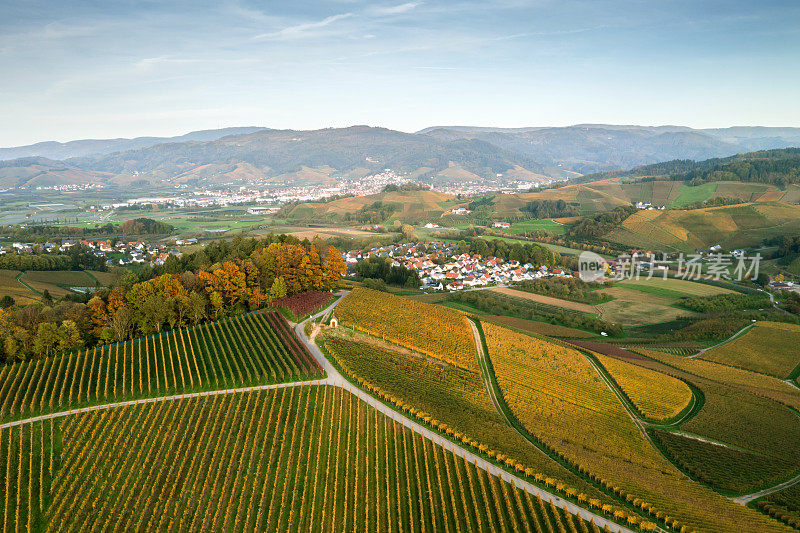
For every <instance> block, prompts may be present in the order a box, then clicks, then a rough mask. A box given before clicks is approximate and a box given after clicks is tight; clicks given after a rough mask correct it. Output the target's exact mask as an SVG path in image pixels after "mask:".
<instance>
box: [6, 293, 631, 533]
mask: <svg viewBox="0 0 800 533" xmlns="http://www.w3.org/2000/svg"><path fill="white" fill-rule="evenodd" d="M346 295H347V293H346V292H344V293H343V294H341V296H340V297H339V298H338V299H337V300H336V301H335V302H334V303H333V304H331V305H330V306H329V307H328V308H327V309H325V310H323V311H321V312H319V313H317V314H316V315H313V316H311V317H309V318H308V319H306V320H304V321H303V322H300V323H299V324H297V325H296V326H295V332H296V333H297V335H298V337H299V338H300V340H301V342H303V344H305V346H306V347H307V348H308V350H309V351H310V352H311V354H312V355H313V356H314V358H315V359H316V360H317V361H318V362H319V364H320V365H321V366H322V368H323V369H324V370H325V372H326V373H327V377H326V378H325V379H318V380H311V381H300V382H290V383H275V384H271V385H258V386H254V387H242V388H237V389H225V390H217V391H203V392H194V393H187V394H176V395H172V396H160V397H156V398H142V399H139V400H129V401H124V402H115V403H109V404H103V405H94V406H91V407H84V408H80V409H71V410H69V411H62V412H59V413H50V414H47V415H42V416H37V417H33V418H27V419H24V420H15V421H13V422H7V423H5V424H2V425H0V428H2V429H5V428H10V427H14V426H19V425H22V424H27V423H31V422H37V421H40V420H47V419H52V418H60V417H65V416H69V415H75V414H79V413H87V412H91V411H101V410H105V409H113V408H115V407H122V406H127V405H138V404H146V403H154V402H162V401H169V400H181V399H188V398H196V397H200V396H213V395H218V394H232V393H237V392H248V391H255V390H265V389H278V388H286V387H297V386H302V385H332V386H335V387H340V388H342V389H344V390H346V391H348V392H350V393H351V394H353V395H354V396H357V397H358V398H359V399H360V400H362V401H363V402H365V403H367V404H369V405H371V406H372V407H374V408H375V409H376V410H377V411H379V412H381V413H383V414H384V415H386V416H388V417H390V418H391V419H392V420H394V421H395V422H397V423H400V424H402V425H403V426H405V427H407V428H409V429H411V430H412V431H414V432H415V433H418V434H420V435H422V436H423V437H425V438H427V439H429V440H430V441H432V442H434V443H436V444H438V445H440V446H441V447H442V448H444V449H446V450H448V451H451V452H452V453H454V454H455V455H457V456H459V457H462V458H464V460H466V461H468V462H470V463H472V464H474V465H475V466H476V467H478V468H481V469H483V470H485V471H486V472H488V473H490V474H492V475H495V476H497V477H499V478H500V479H502V480H504V481H507V482H509V483H513V484H514V485H515V486H516V487H518V488H521V489H523V490H525V491H527V492H529V493H530V494H532V495H534V496H538V497H540V498H541V499H542V500H544V501H546V502H552V503H553V504H554V505H555V506H556V507H560V508H562V509H564V510H566V511H567V512H569V513H571V514H574V515H576V516H579V517H581V518H582V519H584V520H586V521H592V520H593V521H594V523H595V524H597V525H598V526H599V527H600V528H606V527H607V528H608V529H609V531H612V532H613V533H634V531H633V530H631V529H628V528H626V527H624V526H621V525H619V524H616V523H614V522H612V521H611V520H608V519H607V518H605V517H603V516H601V515H597V514H595V513H593V512H591V511H589V510H587V509H584V508H583V507H579V506H578V505H575V504H574V503H572V502H570V501H568V500H565V499H563V498H561V497H559V496H557V495H555V494H553V493H551V492H548V491H545V490H543V489H540V488H539V487H537V486H536V485H533V484H532V483H530V482H528V481H527V480H525V479H522V478H520V477H517V476H516V475H514V474H511V473H509V472H507V471H506V470H504V469H502V468H500V467H498V466H497V465H495V464H493V463H490V462H488V461H486V460H485V459H483V458H482V457H480V456H478V455H475V454H474V453H472V452H471V451H469V450H467V449H465V448H462V447H461V446H459V445H457V444H455V443H454V442H452V441H450V440H449V439H446V438H444V437H442V436H441V435H439V434H438V433H435V432H433V431H432V430H430V429H428V428H427V427H424V426H422V425H420V424H418V423H417V422H415V421H414V420H411V419H410V418H408V417H406V416H405V415H403V414H401V413H398V412H397V411H395V410H394V409H392V408H390V407H389V406H387V405H386V404H384V403H383V402H381V401H380V400H378V399H376V398H374V397H373V396H371V395H369V394H367V393H365V392H364V391H362V390H361V389H359V388H358V387H356V386H355V385H353V384H351V383H350V382H349V381H347V380H346V379H345V378H344V377H343V376H342V375H341V374H340V373H339V371H338V370H337V369H336V368H335V367H334V366H333V365H332V364H331V362H330V361H328V359H327V358H326V357H325V356H324V354H323V353H322V351H321V350H320V349H319V347H318V346H317V345H316V344H315V343H314V342H312V341H311V340H310V339H309V338H308V337H307V336H306V335H305V331H304V327H305V323H306V322H307V321H308V320H311V319H314V318H318V317H320V316H322V315H324V314H325V313H327V312H329V311H330V310H331V309H333V308H334V307H335V306H336V305H337V304H338V303H339V302H340V301H341V299H342V298H344V296H346ZM475 333H477V330H475ZM478 345H479V346H481V344H480V343H479V344H478ZM481 352H482V350H481Z"/></svg>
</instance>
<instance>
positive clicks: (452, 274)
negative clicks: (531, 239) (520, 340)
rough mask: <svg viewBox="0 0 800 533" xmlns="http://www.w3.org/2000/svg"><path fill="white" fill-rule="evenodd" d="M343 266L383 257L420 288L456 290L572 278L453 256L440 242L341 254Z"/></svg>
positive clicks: (543, 268)
mask: <svg viewBox="0 0 800 533" xmlns="http://www.w3.org/2000/svg"><path fill="white" fill-rule="evenodd" d="M342 255H343V258H344V260H345V263H346V264H348V265H350V266H354V265H355V264H357V263H358V262H359V261H364V260H367V259H369V258H371V257H378V258H383V259H385V260H387V261H389V262H391V264H392V265H393V266H404V267H406V268H408V269H409V270H414V271H415V272H416V273H417V275H418V276H419V278H420V281H421V282H422V286H421V288H422V289H426V290H449V291H457V290H461V289H465V288H472V287H485V286H487V285H507V284H509V283H517V282H521V281H526V280H534V279H541V278H547V277H572V273H571V272H566V271H564V270H562V269H561V268H553V269H548V267H547V266H545V265H533V264H530V263H525V264H520V263H519V262H518V261H504V260H503V259H500V258H497V257H482V256H481V255H479V254H467V253H462V254H458V253H456V245H455V244H453V243H442V242H419V243H405V244H391V245H387V246H381V247H377V248H372V249H371V250H369V251H366V252H362V251H358V250H351V251H349V252H345V253H344V254H342Z"/></svg>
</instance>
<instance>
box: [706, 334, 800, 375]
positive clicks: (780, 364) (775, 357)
mask: <svg viewBox="0 0 800 533" xmlns="http://www.w3.org/2000/svg"><path fill="white" fill-rule="evenodd" d="M798 343H800V326H798V325H797V324H783V323H780V322H758V323H756V324H755V326H753V328H751V329H750V330H749V331H747V333H745V334H744V335H742V336H741V337H738V338H736V339H734V340H733V341H731V342H729V343H726V344H723V345H722V346H719V347H717V348H714V349H713V350H710V351H708V352H706V353H704V354H702V355H701V356H700V358H701V359H705V360H707V361H713V362H715V363H720V364H723V365H730V366H734V367H738V368H741V369H744V370H750V371H752V372H760V373H763V374H768V375H771V376H775V377H778V378H781V379H784V378H787V377H789V378H790V379H792V378H796V377H797V374H798V373H800V352H798V350H797V346H798ZM795 369H797V371H795Z"/></svg>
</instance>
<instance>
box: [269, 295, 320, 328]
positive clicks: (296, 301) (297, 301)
mask: <svg viewBox="0 0 800 533" xmlns="http://www.w3.org/2000/svg"><path fill="white" fill-rule="evenodd" d="M334 298H335V296H333V295H332V294H331V293H330V292H327V291H306V292H303V293H300V294H295V295H293V296H287V297H285V298H281V299H279V300H275V301H274V302H272V307H274V308H278V309H282V310H284V311H287V312H288V313H287V314H288V315H289V317H290V318H291V319H292V320H294V321H297V320H298V319H299V318H301V317H304V316H307V315H309V314H311V313H313V312H314V311H317V310H319V309H321V308H323V307H324V306H325V305H326V304H327V303H328V302H330V301H331V300H332V299H334Z"/></svg>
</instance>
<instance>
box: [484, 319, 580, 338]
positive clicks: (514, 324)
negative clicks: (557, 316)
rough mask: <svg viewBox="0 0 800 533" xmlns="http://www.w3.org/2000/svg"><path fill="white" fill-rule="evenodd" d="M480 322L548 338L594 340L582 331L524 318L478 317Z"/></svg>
mask: <svg viewBox="0 0 800 533" xmlns="http://www.w3.org/2000/svg"><path fill="white" fill-rule="evenodd" d="M480 318H481V320H483V321H489V322H493V323H495V324H498V325H500V326H505V327H507V328H512V329H519V330H522V331H525V332H530V333H537V334H539V335H547V336H548V337H563V338H570V339H589V338H594V337H595V334H594V333H590V332H588V331H583V330H582V329H575V328H568V327H566V326H559V325H557V324H547V323H544V322H535V321H533V320H526V319H524V318H517V317H513V316H502V315H480Z"/></svg>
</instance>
